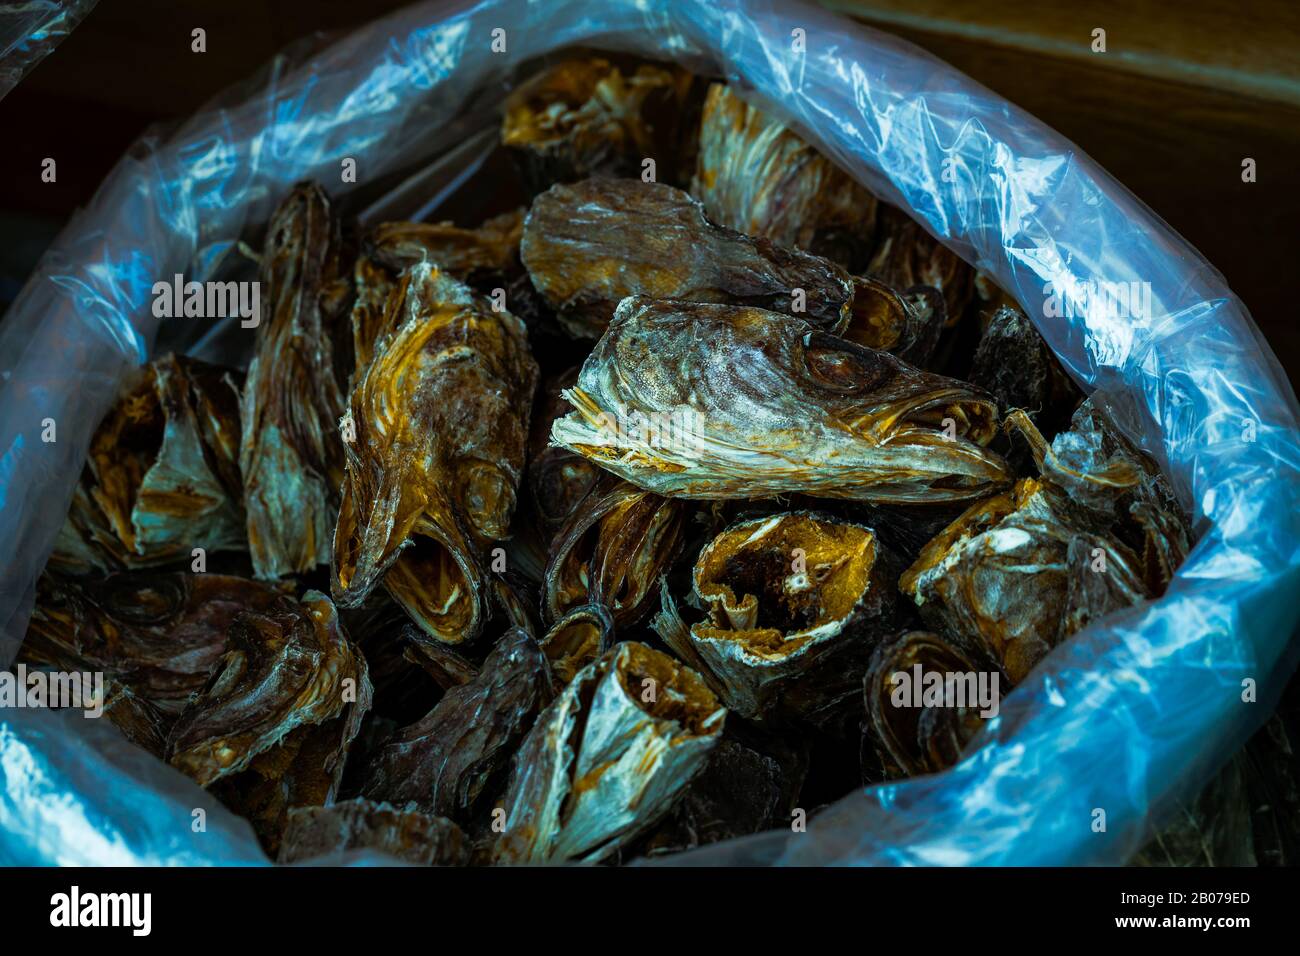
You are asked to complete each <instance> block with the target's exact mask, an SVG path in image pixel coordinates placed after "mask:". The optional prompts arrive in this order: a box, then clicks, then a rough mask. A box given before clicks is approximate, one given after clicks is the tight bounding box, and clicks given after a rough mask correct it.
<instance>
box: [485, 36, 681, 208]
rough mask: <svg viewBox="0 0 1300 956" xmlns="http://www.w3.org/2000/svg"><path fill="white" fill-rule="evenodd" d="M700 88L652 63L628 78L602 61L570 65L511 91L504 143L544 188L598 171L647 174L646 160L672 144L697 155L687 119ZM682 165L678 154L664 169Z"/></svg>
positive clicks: (535, 183)
mask: <svg viewBox="0 0 1300 956" xmlns="http://www.w3.org/2000/svg"><path fill="white" fill-rule="evenodd" d="M693 83H694V78H693V77H692V76H691V74H689V73H687V72H686V71H685V70H682V69H679V68H676V67H658V66H651V65H649V64H645V65H641V66H638V67H637V69H636V71H635V72H633V73H631V74H628V75H625V74H624V72H623V71H622V70H620V69H619V68H618V67H617V66H614V65H612V64H611V63H610V62H609V61H608V60H605V59H601V58H598V57H590V58H584V59H572V60H566V61H564V62H562V63H559V64H557V65H555V66H553V67H550V68H549V69H546V70H543V71H542V72H540V73H538V74H537V75H536V76H534V77H532V78H531V79H529V80H528V81H527V82H525V83H522V84H520V85H519V86H518V87H517V88H516V89H515V90H514V92H513V93H511V94H510V96H509V98H508V99H507V100H506V103H505V108H504V114H505V115H504V118H503V120H502V123H501V142H502V144H503V145H505V146H506V148H508V149H511V150H514V151H515V152H516V154H517V155H518V156H519V158H520V164H521V167H522V169H523V173H524V177H525V179H526V180H527V181H528V182H529V183H530V184H531V185H532V186H533V188H534V189H535V190H538V191H540V190H542V189H545V188H546V187H547V186H549V185H551V184H552V183H554V182H571V181H573V180H575V179H583V178H585V177H587V176H592V175H595V174H597V173H602V174H605V175H615V176H628V175H640V174H641V172H642V162H643V160H644V159H647V158H654V157H656V156H657V155H662V153H663V150H664V149H665V148H666V146H670V147H671V148H672V149H673V150H674V152H675V153H687V152H689V144H685V148H684V149H683V148H682V147H683V143H682V140H683V135H682V134H683V133H685V132H686V129H688V128H689V127H688V126H687V125H686V124H684V123H683V122H682V118H683V114H684V113H688V111H686V110H685V107H686V101H687V98H688V97H689V95H690V93H691V89H692V85H693ZM680 162H681V159H680V158H679V157H678V156H676V155H671V156H664V157H663V160H661V163H660V164H662V165H663V166H664V167H665V171H669V170H671V168H672V167H674V166H676V165H678V164H679V163H680Z"/></svg>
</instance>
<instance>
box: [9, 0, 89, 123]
mask: <svg viewBox="0 0 1300 956" xmlns="http://www.w3.org/2000/svg"><path fill="white" fill-rule="evenodd" d="M98 2H99V0H24V2H19V3H6V4H5V5H4V6H0V99H4V96H5V94H6V93H8V92H9V91H10V90H12V89H13V88H14V87H15V86H17V85H18V84H19V83H20V82H21V81H22V78H23V77H24V76H26V75H27V74H28V73H30V72H31V71H32V68H33V67H35V66H36V64H37V63H40V62H41V60H43V59H45V58H46V57H47V56H49V55H50V54H51V53H53V52H54V48H55V47H56V46H58V45H59V43H60V42H62V40H63V38H64V37H66V36H67V35H68V34H69V33H71V32H72V31H73V29H74V28H75V27H76V26H77V24H78V23H80V22H81V21H82V20H83V19H85V16H86V14H87V13H89V12H90V11H91V10H93V9H94V8H95V4H96V3H98Z"/></svg>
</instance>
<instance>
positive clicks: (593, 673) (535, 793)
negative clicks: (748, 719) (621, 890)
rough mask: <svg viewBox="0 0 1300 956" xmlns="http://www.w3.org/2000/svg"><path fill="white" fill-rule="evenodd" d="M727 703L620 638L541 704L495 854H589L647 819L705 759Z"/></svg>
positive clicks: (534, 858) (545, 858) (588, 857)
mask: <svg viewBox="0 0 1300 956" xmlns="http://www.w3.org/2000/svg"><path fill="white" fill-rule="evenodd" d="M725 717H726V711H725V710H724V709H723V708H722V707H721V706H719V704H718V702H717V699H716V698H715V697H714V696H713V694H712V693H711V692H710V691H709V689H708V688H707V687H706V686H705V685H704V682H703V681H702V680H701V679H700V678H699V676H698V675H696V674H695V673H693V672H692V671H691V670H689V669H688V668H686V667H683V666H682V665H680V664H678V663H677V662H676V661H674V660H673V659H672V658H670V657H668V656H667V655H666V654H662V653H660V652H659V651H655V650H652V649H651V648H649V647H646V646H645V645H644V644H639V643H636V642H624V643H621V644H618V645H616V646H615V647H614V648H612V649H611V650H610V651H608V652H607V653H606V654H604V655H603V656H602V657H601V658H600V659H599V660H597V661H596V662H594V663H593V664H590V665H588V666H587V667H586V668H584V669H583V670H582V671H581V672H580V673H579V674H578V675H577V676H576V677H575V678H574V679H573V681H572V682H571V683H570V684H569V685H568V687H566V688H565V689H564V692H563V693H562V694H561V695H560V696H559V697H557V698H556V699H555V701H554V702H553V703H552V704H551V705H550V706H549V707H548V708H547V709H546V710H545V711H543V712H542V715H541V716H540V717H539V718H538V720H537V723H536V725H534V727H533V729H532V730H531V731H530V732H529V734H528V736H527V737H526V738H525V740H524V743H523V746H521V747H520V749H519V755H518V757H517V758H516V760H515V764H514V771H513V776H512V778H511V781H510V787H509V789H508V790H507V792H506V796H505V800H504V803H503V809H504V810H505V818H504V831H503V832H502V833H501V836H500V839H499V840H498V841H497V843H496V844H495V846H494V848H493V856H494V858H495V859H496V860H497V861H498V862H504V863H527V862H538V863H539V862H562V861H565V860H574V861H581V862H597V861H599V860H601V859H603V858H604V857H607V856H609V855H610V854H612V853H614V852H615V851H617V850H618V849H619V848H620V847H623V846H626V845H627V844H628V843H629V842H631V840H632V839H633V838H635V837H636V836H637V835H638V834H639V833H641V832H643V831H645V830H646V829H648V828H649V827H651V826H653V825H654V824H655V823H656V822H658V820H659V819H661V818H662V817H663V815H664V814H665V813H666V812H667V811H668V810H669V809H670V808H671V806H672V803H673V801H674V799H675V798H676V797H677V796H678V795H679V794H680V793H681V792H682V789H683V788H684V787H685V786H686V785H687V784H688V783H689V782H690V780H691V778H692V777H693V776H694V775H695V774H696V773H697V772H698V771H699V770H701V769H702V768H703V766H704V763H705V761H706V759H707V757H708V754H709V752H710V750H712V748H713V746H714V744H716V743H717V741H718V739H719V738H720V736H721V734H722V727H723V721H724V719H725Z"/></svg>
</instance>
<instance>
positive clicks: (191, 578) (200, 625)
mask: <svg viewBox="0 0 1300 956" xmlns="http://www.w3.org/2000/svg"><path fill="white" fill-rule="evenodd" d="M284 599H285V595H284V592H283V591H282V590H281V589H280V588H279V587H277V586H275V585H271V584H264V583H262V582H260V581H250V580H247V579H245V578H236V577H229V576H226V575H221V574H188V573H180V572H175V573H161V572H153V571H133V572H123V573H119V574H112V575H109V576H108V577H107V578H103V579H87V580H76V581H64V580H60V579H58V578H55V577H52V576H51V575H48V574H47V575H45V576H44V577H42V578H41V581H40V586H39V589H38V593H37V601H36V607H35V609H34V610H33V612H32V618H31V622H30V624H29V625H28V631H27V639H26V641H25V643H24V645H23V654H24V655H25V656H26V659H27V660H29V661H31V662H33V663H45V664H50V665H51V666H54V667H60V668H63V669H67V670H93V671H103V672H104V673H105V674H106V675H107V676H108V677H110V678H112V679H113V680H114V681H115V682H116V683H120V684H122V685H124V686H125V687H126V688H127V689H129V690H130V691H131V692H132V693H133V694H134V695H135V696H137V697H141V698H143V699H145V700H147V701H149V702H151V703H153V704H156V705H157V706H158V707H159V708H161V709H162V710H163V711H164V712H166V713H169V714H173V715H174V714H178V713H179V712H180V710H181V709H182V708H183V707H184V706H185V702H186V701H187V700H188V699H189V697H190V695H191V694H192V693H194V692H195V691H197V690H199V689H200V688H201V687H202V686H203V684H204V682H205V681H206V679H207V675H208V671H209V670H210V669H211V668H212V666H213V665H214V664H215V663H216V662H217V660H218V659H219V658H220V657H221V655H222V654H224V653H225V650H226V635H227V631H228V630H229V628H230V626H231V624H232V623H233V622H234V620H235V618H236V617H237V616H238V615H239V614H240V613H241V612H245V611H247V612H251V613H254V614H267V613H270V612H271V611H272V610H273V609H274V608H276V607H278V606H279V605H280V602H282V601H283V600H284Z"/></svg>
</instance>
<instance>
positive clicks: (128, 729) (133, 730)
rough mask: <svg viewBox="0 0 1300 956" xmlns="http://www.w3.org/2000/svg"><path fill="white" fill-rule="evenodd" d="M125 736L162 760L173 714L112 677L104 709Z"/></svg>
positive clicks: (164, 755)
mask: <svg viewBox="0 0 1300 956" xmlns="http://www.w3.org/2000/svg"><path fill="white" fill-rule="evenodd" d="M103 716H105V717H107V718H108V719H109V720H111V721H112V722H113V726H114V727H116V728H117V729H118V730H120V731H121V732H122V736H123V737H125V738H126V739H127V740H129V741H131V743H133V744H135V745H136V746H137V747H140V748H141V749H143V750H147V751H148V752H149V753H151V754H153V755H154V756H155V757H157V758H158V759H159V760H163V759H166V756H167V733H168V731H169V730H170V729H171V717H170V716H169V715H167V714H166V713H164V712H163V711H162V709H161V708H159V707H158V706H157V705H156V704H153V703H150V702H149V701H147V700H145V699H144V698H143V697H140V696H137V695H136V694H135V693H134V692H133V691H132V690H131V688H129V687H127V686H126V685H125V684H120V683H118V682H117V681H111V682H110V684H109V689H108V693H107V695H106V696H105V700H104V713H103Z"/></svg>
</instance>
